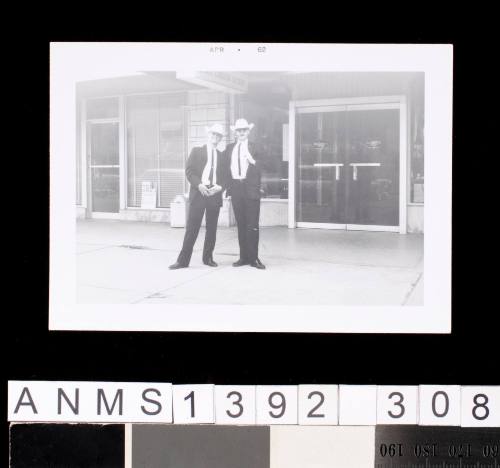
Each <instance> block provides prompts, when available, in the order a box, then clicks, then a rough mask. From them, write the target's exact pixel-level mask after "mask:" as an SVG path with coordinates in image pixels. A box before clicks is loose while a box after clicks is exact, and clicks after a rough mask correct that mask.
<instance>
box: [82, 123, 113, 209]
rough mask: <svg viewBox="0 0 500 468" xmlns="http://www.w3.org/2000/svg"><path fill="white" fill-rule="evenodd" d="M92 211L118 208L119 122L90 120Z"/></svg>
mask: <svg viewBox="0 0 500 468" xmlns="http://www.w3.org/2000/svg"><path fill="white" fill-rule="evenodd" d="M89 130H90V178H91V190H92V212H97V213H118V212H119V210H120V160H119V145H118V141H119V133H118V122H106V123H90V124H89Z"/></svg>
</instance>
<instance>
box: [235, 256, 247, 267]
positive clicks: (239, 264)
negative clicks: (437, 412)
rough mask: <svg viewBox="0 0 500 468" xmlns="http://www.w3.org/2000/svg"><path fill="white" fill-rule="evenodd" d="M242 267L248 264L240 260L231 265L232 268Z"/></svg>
mask: <svg viewBox="0 0 500 468" xmlns="http://www.w3.org/2000/svg"><path fill="white" fill-rule="evenodd" d="M243 265H248V262H247V261H246V260H242V259H241V258H240V259H239V260H238V261H237V262H234V263H233V266H234V267H239V266H243Z"/></svg>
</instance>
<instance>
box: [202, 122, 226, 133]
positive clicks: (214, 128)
mask: <svg viewBox="0 0 500 468" xmlns="http://www.w3.org/2000/svg"><path fill="white" fill-rule="evenodd" d="M205 129H206V130H207V133H218V134H219V135H222V136H224V127H222V125H221V124H219V123H216V124H213V125H212V126H211V127H205Z"/></svg>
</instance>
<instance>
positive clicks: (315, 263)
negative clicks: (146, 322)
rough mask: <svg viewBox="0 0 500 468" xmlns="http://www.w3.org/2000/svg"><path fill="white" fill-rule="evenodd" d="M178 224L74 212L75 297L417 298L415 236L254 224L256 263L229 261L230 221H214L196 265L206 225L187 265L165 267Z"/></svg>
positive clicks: (352, 301) (173, 252)
mask: <svg viewBox="0 0 500 468" xmlns="http://www.w3.org/2000/svg"><path fill="white" fill-rule="evenodd" d="M183 236H184V229H179V228H171V227H170V226H168V225H166V224H163V223H141V222H126V221H114V220H81V221H77V296H78V297H77V301H78V302H80V303H122V304H125V303H127V304H129V303H165V304H167V303H215V304H217V303H224V304H331V305H422V304H423V236H422V235H414V234H407V235H400V234H395V233H386V232H363V231H334V230H320V229H287V228H286V227H266V228H261V241H260V254H259V256H260V258H261V260H262V262H263V263H264V264H265V265H266V266H267V269H266V270H264V271H260V270H257V269H255V268H251V267H248V266H245V267H240V268H234V267H233V266H232V265H231V264H232V262H234V261H236V260H237V259H238V242H237V233H236V228H222V227H221V228H219V230H218V233H217V245H216V249H215V253H214V259H215V261H216V262H217V263H218V264H219V267H217V268H210V267H208V266H205V265H203V263H202V261H201V249H202V246H203V238H204V228H202V229H201V231H200V235H199V237H198V240H197V242H196V245H195V251H194V253H193V258H192V261H191V266H190V267H189V268H186V269H182V270H175V271H171V270H169V269H168V266H169V265H170V264H171V263H173V262H174V261H175V260H176V257H177V255H178V253H179V249H180V247H181V244H182V239H183Z"/></svg>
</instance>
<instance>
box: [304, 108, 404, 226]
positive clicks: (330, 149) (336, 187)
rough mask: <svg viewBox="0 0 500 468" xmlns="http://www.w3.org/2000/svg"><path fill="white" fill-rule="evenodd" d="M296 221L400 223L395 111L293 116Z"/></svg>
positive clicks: (397, 119)
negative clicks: (295, 120) (294, 123)
mask: <svg viewBox="0 0 500 468" xmlns="http://www.w3.org/2000/svg"><path fill="white" fill-rule="evenodd" d="M296 125H297V131H296V139H297V140H296V147H297V172H298V174H297V199H298V203H297V220H298V221H299V222H312V223H329V224H341V225H342V224H360V225H380V226H397V225H398V224H399V110H397V109H387V110H363V111H360V110H349V111H346V110H342V111H336V112H334V111H329V112H312V113H311V112H309V113H308V112H304V113H300V112H299V113H298V115H297V122H296Z"/></svg>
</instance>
